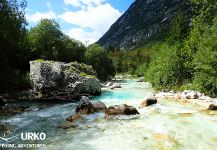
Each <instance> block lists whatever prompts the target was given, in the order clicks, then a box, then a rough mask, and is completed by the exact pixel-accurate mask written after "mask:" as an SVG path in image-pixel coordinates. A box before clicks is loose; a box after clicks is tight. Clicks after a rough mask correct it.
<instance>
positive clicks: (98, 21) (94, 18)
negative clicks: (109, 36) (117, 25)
mask: <svg viewBox="0 0 217 150" xmlns="http://www.w3.org/2000/svg"><path fill="white" fill-rule="evenodd" d="M121 14H122V13H121V12H119V10H117V9H115V8H113V7H112V6H111V5H110V4H108V3H106V4H102V5H98V6H95V7H89V8H88V9H87V10H79V11H75V12H73V11H66V12H64V13H63V14H62V15H59V17H60V18H61V19H63V20H64V21H65V22H67V23H71V24H74V25H78V26H80V27H82V28H90V29H92V30H93V31H96V32H97V33H99V34H101V35H102V34H104V33H105V32H106V31H107V30H108V29H109V27H110V26H111V25H112V24H113V23H114V22H115V21H116V20H117V19H118V18H119V17H120V15H121Z"/></svg>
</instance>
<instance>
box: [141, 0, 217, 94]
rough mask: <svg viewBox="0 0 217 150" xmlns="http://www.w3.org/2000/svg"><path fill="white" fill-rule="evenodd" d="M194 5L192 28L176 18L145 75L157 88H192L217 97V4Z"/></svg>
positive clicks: (197, 1)
mask: <svg viewBox="0 0 217 150" xmlns="http://www.w3.org/2000/svg"><path fill="white" fill-rule="evenodd" d="M191 2H192V4H193V5H194V13H195V15H196V16H195V17H194V18H193V19H192V22H191V26H189V27H188V29H185V26H183V23H182V21H181V20H182V19H181V18H180V17H179V16H177V17H176V18H175V19H174V21H173V22H172V24H171V31H170V32H169V35H168V38H167V39H166V42H165V43H164V44H163V46H162V47H161V48H160V50H159V51H158V52H157V53H156V54H155V55H154V56H153V57H152V60H151V63H150V65H149V68H148V70H147V72H146V73H145V76H146V79H147V80H149V81H150V82H151V83H153V85H154V86H155V87H156V88H158V89H162V88H163V89H165V88H166V89H171V88H173V89H181V90H183V89H193V90H198V91H201V92H204V93H205V94H208V95H211V96H217V67H216V66H217V43H216V41H217V14H216V11H217V1H216V0H214V1H212V0H204V1H200V0H191ZM183 27H184V30H183Z"/></svg>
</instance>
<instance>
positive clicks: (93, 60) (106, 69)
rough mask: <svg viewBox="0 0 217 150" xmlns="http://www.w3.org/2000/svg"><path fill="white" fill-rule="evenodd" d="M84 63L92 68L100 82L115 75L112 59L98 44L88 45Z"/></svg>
mask: <svg viewBox="0 0 217 150" xmlns="http://www.w3.org/2000/svg"><path fill="white" fill-rule="evenodd" d="M85 59H86V63H87V64H90V65H92V66H93V69H94V70H95V71H96V73H97V77H98V78H99V79H101V80H107V79H108V78H109V77H112V76H114V75H115V68H114V66H113V63H112V59H111V58H110V57H109V55H108V53H107V52H106V50H105V49H104V48H102V47H101V46H99V45H98V44H93V45H90V46H89V47H88V48H87V51H86V52H85Z"/></svg>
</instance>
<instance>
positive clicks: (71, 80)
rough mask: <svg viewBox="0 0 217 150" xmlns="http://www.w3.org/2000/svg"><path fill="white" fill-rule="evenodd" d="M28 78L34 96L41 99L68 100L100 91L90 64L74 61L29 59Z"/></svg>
mask: <svg viewBox="0 0 217 150" xmlns="http://www.w3.org/2000/svg"><path fill="white" fill-rule="evenodd" d="M30 78H31V81H32V85H33V88H34V91H35V93H37V94H35V95H37V96H36V97H37V98H41V99H63V100H70V99H75V98H79V97H80V96H81V95H98V94H100V93H101V85H100V82H99V80H98V79H97V78H96V77H95V72H94V70H93V68H92V66H89V65H85V64H78V63H76V62H74V63H63V62H52V61H31V62H30Z"/></svg>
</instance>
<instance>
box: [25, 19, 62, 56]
mask: <svg viewBox="0 0 217 150" xmlns="http://www.w3.org/2000/svg"><path fill="white" fill-rule="evenodd" d="M62 36H63V34H62V32H61V31H60V27H59V25H58V24H57V23H56V22H55V21H54V20H49V19H43V20H41V22H40V23H39V24H38V25H37V26H36V27H34V28H32V29H31V30H30V32H29V41H30V43H31V46H32V47H31V49H32V51H33V52H34V53H35V54H36V55H37V56H38V57H39V58H42V59H46V60H58V55H59V52H60V50H61V49H62V46H63V45H62V43H61V39H62Z"/></svg>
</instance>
